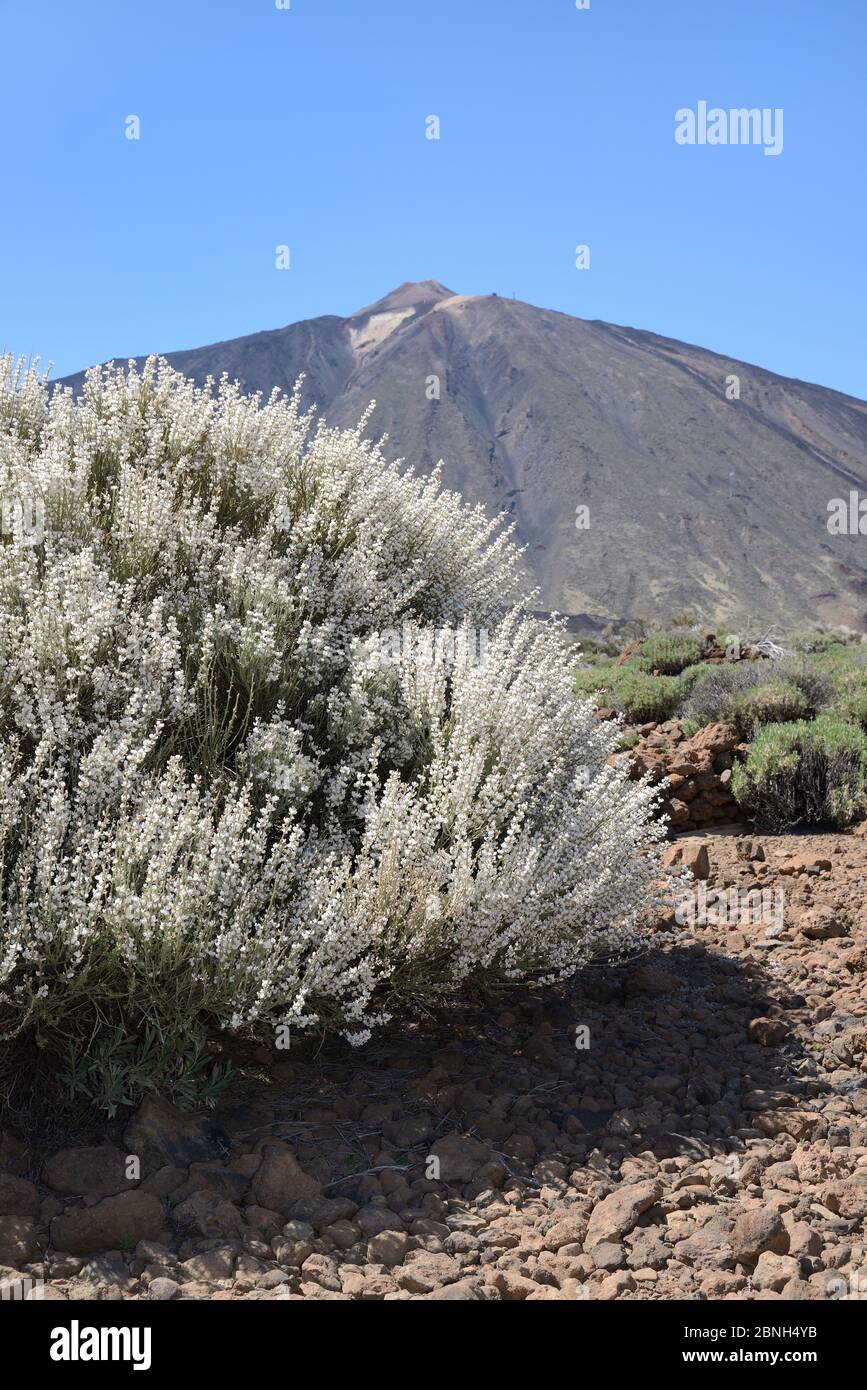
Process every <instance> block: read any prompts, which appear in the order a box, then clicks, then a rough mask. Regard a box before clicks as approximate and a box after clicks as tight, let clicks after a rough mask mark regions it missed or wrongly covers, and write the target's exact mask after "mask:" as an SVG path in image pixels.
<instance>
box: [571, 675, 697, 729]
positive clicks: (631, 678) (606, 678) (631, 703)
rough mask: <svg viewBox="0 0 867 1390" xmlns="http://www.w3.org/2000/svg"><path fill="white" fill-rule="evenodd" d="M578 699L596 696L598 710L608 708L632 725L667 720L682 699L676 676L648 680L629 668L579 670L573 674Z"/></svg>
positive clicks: (681, 685)
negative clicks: (622, 716) (579, 697)
mask: <svg viewBox="0 0 867 1390" xmlns="http://www.w3.org/2000/svg"><path fill="white" fill-rule="evenodd" d="M575 689H576V691H577V692H578V694H579V695H595V696H596V703H597V705H598V706H599V707H600V708H604V707H605V706H610V708H611V709H615V710H617V712H618V713H619V714H623V715H624V716H625V717H626V718H627V719H628V720H629V722H630V723H631V724H651V723H654V724H658V723H660V722H661V721H662V720H664V719H670V718H671V716H672V714H673V713H674V711H675V710H676V709H677V706H678V705H679V704H680V702H681V700H682V699H683V684H682V682H681V680H680V678H679V677H678V676H651V675H649V674H648V673H647V672H646V671H637V670H635V668H634V667H632V666H616V667H615V666H609V667H603V668H600V667H598V666H590V667H587V666H582V667H580V668H579V670H578V671H576V673H575Z"/></svg>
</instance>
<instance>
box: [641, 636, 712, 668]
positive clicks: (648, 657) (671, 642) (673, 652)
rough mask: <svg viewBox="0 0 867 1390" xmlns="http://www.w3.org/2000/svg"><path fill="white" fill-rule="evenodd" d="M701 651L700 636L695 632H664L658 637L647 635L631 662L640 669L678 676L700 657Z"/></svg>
mask: <svg viewBox="0 0 867 1390" xmlns="http://www.w3.org/2000/svg"><path fill="white" fill-rule="evenodd" d="M701 653H702V643H701V638H700V637H697V636H696V635H695V633H692V632H675V633H664V634H661V635H660V636H658V637H648V638H647V640H646V642H644V643H643V644H642V647H641V650H640V652H639V653H638V654H637V656H636V657H634V658H633V660H632V664H633V665H635V666H638V667H639V668H640V669H641V670H642V671H658V672H659V673H660V674H661V675H663V676H679V675H680V673H681V671H683V670H684V669H685V668H686V667H687V666H693V665H694V664H695V663H696V662H698V661H699V660H700V659H701Z"/></svg>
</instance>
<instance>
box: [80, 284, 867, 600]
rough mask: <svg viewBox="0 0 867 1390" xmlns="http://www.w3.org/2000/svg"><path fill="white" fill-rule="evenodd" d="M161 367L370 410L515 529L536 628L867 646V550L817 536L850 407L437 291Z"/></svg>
mask: <svg viewBox="0 0 867 1390" xmlns="http://www.w3.org/2000/svg"><path fill="white" fill-rule="evenodd" d="M166 355H167V357H168V360H169V361H170V362H171V363H172V365H173V366H175V367H177V368H178V369H179V370H180V371H183V372H184V373H186V374H187V375H190V376H193V377H194V378H196V379H197V380H198V381H200V382H201V381H203V380H204V379H205V378H206V377H207V376H208V375H213V376H219V375H220V374H221V373H222V372H224V371H225V372H228V374H229V376H230V377H233V378H234V377H237V378H238V379H239V380H240V381H241V382H242V383H243V385H244V387H245V389H247V390H250V391H254V390H262V391H264V392H265V393H266V394H267V393H269V392H270V390H271V389H272V388H273V387H274V386H275V385H276V386H280V387H283V388H284V389H286V390H289V389H291V386H292V384H293V382H294V381H295V379H296V378H297V377H298V376H299V375H300V374H301V373H302V372H303V373H305V383H304V391H303V395H304V399H305V400H306V401H308V402H315V403H316V405H317V406H318V407H320V409H321V410H322V412H323V413H324V414H325V415H326V417H327V418H328V420H329V422H330V423H334V424H339V423H343V424H349V423H354V422H355V421H356V420H357V419H358V417H359V415H360V414H361V412H362V411H363V410H364V408H365V407H366V406H367V405H368V403H369V401H370V400H371V399H375V400H376V402H377V405H376V410H375V412H374V415H373V418H372V424H371V428H372V429H373V431H374V432H376V433H377V434H381V433H383V432H386V431H387V432H388V435H389V442H388V445H387V449H388V451H389V453H390V454H393V455H400V456H403V457H405V458H406V459H407V460H408V461H409V462H412V463H414V464H416V466H417V467H419V468H422V469H428V468H430V467H431V466H433V464H435V463H436V462H437V460H438V459H440V458H442V459H443V460H444V462H445V467H444V478H445V481H446V483H447V484H448V485H449V486H451V487H455V488H457V489H458V490H460V491H461V492H462V493H463V494H464V495H465V496H466V497H467V498H468V500H471V501H473V502H476V501H481V502H482V503H484V505H485V506H486V507H487V508H488V509H489V510H491V511H492V512H497V511H505V512H507V513H508V514H509V515H510V517H511V518H512V519H513V520H514V521H515V523H516V534H517V538H518V540H519V541H521V542H522V543H524V544H526V546H527V558H528V563H529V565H530V567H531V569H532V571H533V572H534V574H535V576H536V579H537V582H538V584H539V586H540V589H541V599H540V603H541V604H542V605H544V606H545V607H547V608H556V609H558V610H560V611H561V612H566V613H570V614H580V615H582V616H583V618H584V620H587V621H591V622H592V621H599V622H602V621H604V620H605V619H607V618H612V617H614V618H627V617H655V618H664V617H666V616H667V615H670V614H671V613H672V612H675V611H677V610H682V609H684V608H690V609H692V610H693V611H695V612H696V613H697V614H698V615H699V616H700V617H701V618H702V619H703V620H704V621H706V622H708V623H711V624H718V625H722V624H726V625H729V626H732V627H736V626H737V625H738V624H742V623H744V622H746V621H747V620H749V619H750V618H752V619H754V620H759V619H760V620H767V621H777V622H782V623H792V622H796V623H798V624H799V625H804V624H805V623H808V622H811V621H815V620H817V619H821V620H824V621H827V622H846V623H849V624H851V625H852V626H856V627H859V628H862V627H864V626H865V614H867V538H864V537H859V536H854V537H849V536H832V535H830V534H829V532H828V530H827V520H828V510H827V509H828V502H829V501H830V499H831V498H834V497H847V496H848V493H849V490H850V489H852V488H855V489H860V490H861V491H862V492H863V493H865V494H867V404H865V402H863V401H859V400H855V399H854V398H852V397H849V396H845V395H842V394H840V393H839V392H835V391H831V390H829V389H827V388H825V387H820V386H812V385H809V384H807V383H804V382H800V381H795V380H790V379H789V378H786V377H780V376H776V375H774V374H773V373H771V372H766V371H763V370H762V369H761V368H758V367H754V366H750V365H747V364H745V363H742V362H736V361H733V360H731V359H729V358H725V357H722V356H719V355H718V354H715V353H712V352H708V351H706V350H704V349H702V348H697V347H692V346H690V345H688V344H685V343H680V342H676V341H674V340H672V339H668V338H662V337H658V336H656V335H655V334H653V333H648V332H644V331H641V330H638V329H631V328H630V329H627V328H618V327H615V326H613V325H611V324H607V323H602V322H598V321H593V322H590V321H585V320H582V319H577V318H572V317H570V316H569V315H567V314H561V313H557V312H555V311H553V310H548V309H539V308H535V307H534V306H532V305H529V304H524V303H522V302H520V301H515V300H510V299H502V298H499V297H498V296H496V295H483V296H466V295H456V294H454V293H453V292H452V291H451V290H448V289H447V288H446V287H445V286H444V285H441V284H439V283H438V282H437V281H435V280H426V281H422V282H421V283H419V284H405V285H401V286H400V287H399V288H398V289H397V290H395V291H394V292H393V293H392V294H390V295H387V296H386V297H385V298H384V299H381V300H379V301H377V302H376V303H375V304H372V305H369V306H367V307H366V308H364V309H361V310H359V311H358V312H357V313H355V314H353V315H351V316H350V317H349V318H347V319H341V318H339V317H336V316H333V315H332V316H326V317H323V318H317V319H309V320H306V321H304V322H302V323H296V324H292V325H290V326H289V327H288V328H281V329H276V330H274V331H272V332H264V333H256V334H253V335H251V336H250V337H245V338H237V339H234V340H231V341H229V342H225V343H215V344H212V345H210V346H208V347H203V348H197V349H192V350H189V351H183V352H173V353H168V354H166ZM732 376H736V377H737V378H738V379H739V390H740V397H739V399H732V400H730V399H727V395H726V385H727V379H728V378H730V377H732ZM434 378H435V379H436V381H437V382H438V389H439V399H436V398H433V399H431V397H432V396H435V393H436V385H435V383H434V381H433V380H432V379H434ZM80 382H81V376H80V374H79V375H78V376H76V377H70V378H67V379H66V384H68V385H72V386H74V387H75V388H76V389H77V388H78V387H79V386H80ZM580 505H584V506H587V507H588V508H589V526H588V528H587V529H582V530H577V529H576V526H575V520H576V507H578V506H580Z"/></svg>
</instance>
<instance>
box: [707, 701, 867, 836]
mask: <svg viewBox="0 0 867 1390" xmlns="http://www.w3.org/2000/svg"><path fill="white" fill-rule="evenodd" d="M732 790H733V792H734V795H735V796H736V798H737V800H738V802H739V803H740V805H741V806H742V807H743V809H744V810H745V811H746V812H747V814H748V815H749V816H751V817H752V819H754V820H756V821H757V822H759V823H760V824H763V825H766V826H768V827H769V828H771V829H783V828H786V827H789V826H792V825H797V824H799V823H800V822H806V823H808V824H810V823H819V824H821V823H823V822H831V823H833V824H834V825H836V826H837V827H840V826H842V825H847V824H848V823H849V822H850V821H852V820H855V819H856V818H857V817H858V816H860V815H863V814H864V812H865V810H867V734H865V732H864V730H863V729H861V728H859V727H858V726H857V725H855V724H850V723H847V722H846V721H845V720H844V719H841V718H840V717H839V716H837V715H835V714H823V715H820V717H819V718H818V719H816V720H814V721H813V722H812V723H807V722H806V721H804V720H799V721H798V722H796V723H785V724H766V725H765V727H764V728H763V729H761V730H760V732H759V734H758V736H757V738H756V740H755V742H754V744H753V746H752V748H751V749H750V752H749V755H748V757H747V759H746V761H745V762H744V763H739V764H736V765H735V768H734V770H733V773H732Z"/></svg>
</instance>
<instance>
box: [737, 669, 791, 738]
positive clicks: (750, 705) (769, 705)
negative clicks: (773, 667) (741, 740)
mask: <svg viewBox="0 0 867 1390" xmlns="http://www.w3.org/2000/svg"><path fill="white" fill-rule="evenodd" d="M808 713H809V710H808V706H807V699H806V696H805V695H804V693H803V691H802V690H799V689H798V687H797V686H796V685H794V684H793V683H792V682H791V681H767V682H765V684H763V685H754V686H752V687H751V688H750V689H749V690H742V691H741V692H740V694H738V695H734V696H732V699H731V701H730V703H729V707H728V711H727V716H728V720H729V721H730V722H731V723H732V724H736V725H737V727H738V729H739V730H740V731H741V733H742V734H743V735H744V736H745V737H749V736H750V735H751V734H752V733H753V732H754V730H756V729H757V728H759V727H761V725H763V724H786V723H791V722H792V721H793V720H797V719H805V718H806V717H807V715H808Z"/></svg>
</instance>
